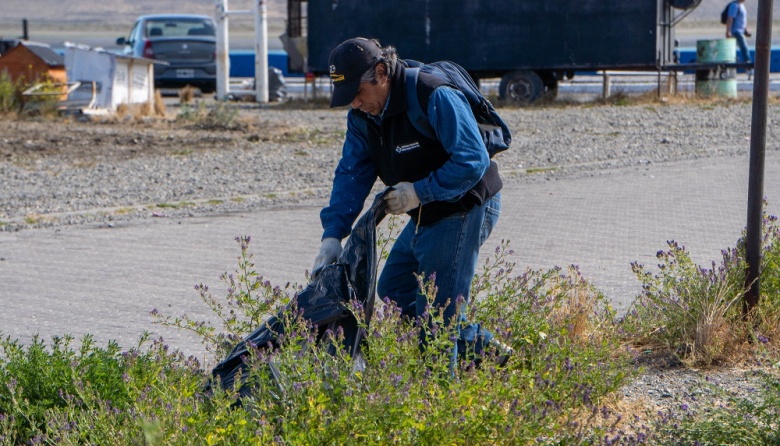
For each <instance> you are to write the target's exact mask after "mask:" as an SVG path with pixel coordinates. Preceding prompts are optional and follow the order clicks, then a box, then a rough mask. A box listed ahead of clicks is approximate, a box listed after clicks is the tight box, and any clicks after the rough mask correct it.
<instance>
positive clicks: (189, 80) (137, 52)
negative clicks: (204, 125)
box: [116, 14, 217, 93]
mask: <svg viewBox="0 0 780 446" xmlns="http://www.w3.org/2000/svg"><path fill="white" fill-rule="evenodd" d="M215 29H216V25H215V23H214V20H213V19H212V18H211V17H209V16H204V15H193V14H155V15H143V16H140V17H139V18H138V19H137V20H136V22H135V25H133V29H132V30H131V31H130V34H129V35H128V36H127V37H126V38H125V37H120V38H119V39H117V41H116V43H117V45H120V46H123V47H124V48H123V49H122V53H123V54H126V55H131V56H136V57H145V58H147V59H155V60H159V61H162V62H167V64H155V66H154V84H155V87H156V88H165V87H170V88H180V87H183V86H185V85H191V86H193V87H198V88H200V89H201V91H203V92H206V93H210V92H213V91H215V90H216V87H217V64H216V51H217V43H216V35H215Z"/></svg>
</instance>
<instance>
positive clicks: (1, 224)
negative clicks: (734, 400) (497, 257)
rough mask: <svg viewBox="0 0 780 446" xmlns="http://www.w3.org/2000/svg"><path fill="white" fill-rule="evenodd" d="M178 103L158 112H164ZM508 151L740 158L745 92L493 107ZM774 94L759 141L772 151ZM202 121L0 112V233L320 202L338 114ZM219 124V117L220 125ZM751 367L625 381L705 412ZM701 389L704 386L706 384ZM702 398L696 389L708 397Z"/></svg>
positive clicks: (270, 110)
mask: <svg viewBox="0 0 780 446" xmlns="http://www.w3.org/2000/svg"><path fill="white" fill-rule="evenodd" d="M178 112H179V110H176V109H174V110H171V109H170V107H169V110H168V115H170V116H176V114H177V113H178ZM500 112H501V115H502V116H503V117H504V118H505V120H506V121H507V123H508V124H509V126H510V128H511V129H512V131H513V135H514V143H513V147H512V148H511V149H510V150H509V151H507V152H505V153H502V154H501V155H499V156H498V157H497V159H498V161H499V163H500V166H501V170H502V173H503V176H504V179H505V181H521V182H522V181H547V180H549V179H555V178H562V177H566V176H582V175H600V174H603V173H604V172H606V171H608V170H609V169H614V168H619V167H626V166H637V165H645V164H648V163H665V162H669V161H678V160H684V159H697V158H707V157H732V156H736V155H743V156H744V155H745V152H746V151H747V147H748V146H749V144H747V141H748V140H749V137H750V116H751V104H750V103H749V102H728V103H726V102H724V103H712V102H707V103H699V102H696V101H693V100H689V101H688V102H687V103H684V104H662V103H657V102H648V103H647V104H644V105H631V106H616V105H592V104H591V105H576V106H565V107H564V106H548V107H532V108H523V109H501V110H500ZM779 112H780V104H778V103H777V101H772V103H771V104H770V109H769V114H768V116H769V124H768V133H767V150H769V151H771V150H780V143H778V140H779V139H778V138H777V136H778V135H777V132H778V126H777V120H778V118H777V117H778V116H780V113H779ZM226 116H227V112H226V111H225V110H224V109H223V110H222V112H219V111H218V110H217V111H213V112H212V115H211V118H209V117H205V116H204V117H201V118H200V119H196V120H182V119H179V120H177V119H175V118H173V117H171V118H168V119H163V118H133V117H129V116H128V117H122V118H116V117H113V118H94V119H93V120H92V121H90V122H78V121H76V120H65V121H62V120H56V121H53V120H33V119H24V120H15V119H10V118H6V119H0V230H3V231H18V230H34V228H40V227H50V226H56V225H66V224H84V223H88V222H105V223H106V224H109V225H110V224H112V223H113V222H116V221H125V220H130V219H148V218H153V217H154V216H156V215H160V214H165V215H168V216H171V217H176V218H181V217H186V216H188V215H192V216H199V215H206V214H214V213H227V212H242V211H251V210H258V209H262V208H265V207H268V206H274V205H279V204H289V203H296V202H300V201H303V200H309V199H320V200H321V199H323V198H325V197H327V194H328V193H329V186H330V181H331V179H332V173H333V170H334V168H335V166H336V163H337V160H338V157H339V154H340V141H341V138H342V136H343V133H344V111H343V110H337V111H331V110H327V109H324V107H322V108H319V109H313V108H308V109H305V108H301V107H298V108H296V107H293V106H290V105H277V106H269V107H267V108H263V109H259V110H258V109H257V108H250V107H247V108H244V109H241V110H240V113H239V114H238V116H236V117H235V119H233V120H232V121H231V120H230V119H227V118H226ZM225 123H229V124H230V125H223V124H225ZM753 370H755V367H750V368H748V369H736V368H735V369H718V370H714V371H695V370H690V369H679V368H675V367H668V366H659V365H658V364H654V365H652V366H650V367H649V368H648V372H647V373H645V374H643V375H642V376H641V377H640V378H639V379H637V380H635V381H634V382H633V383H632V384H631V385H629V386H627V387H626V388H625V389H624V397H625V398H626V399H627V400H635V401H640V402H641V403H642V405H643V406H645V407H650V408H673V409H679V407H680V406H681V405H682V404H686V405H688V406H689V407H691V409H695V408H696V407H703V408H707V407H709V406H711V405H712V404H715V403H716V401H720V398H721V397H720V396H717V395H715V394H714V393H712V392H709V391H706V390H702V389H703V387H702V383H707V382H711V383H712V382H714V383H716V385H717V386H718V387H720V388H721V389H724V390H726V391H728V392H731V393H734V394H742V395H748V394H750V393H751V389H755V387H756V383H755V376H754V372H753ZM705 387H706V386H705ZM708 395H709V397H708Z"/></svg>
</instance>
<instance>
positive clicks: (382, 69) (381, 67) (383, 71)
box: [376, 62, 387, 77]
mask: <svg viewBox="0 0 780 446" xmlns="http://www.w3.org/2000/svg"><path fill="white" fill-rule="evenodd" d="M376 76H377V77H382V76H387V66H385V64H383V63H381V62H380V63H378V64H376Z"/></svg>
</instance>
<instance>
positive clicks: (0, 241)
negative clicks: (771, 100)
mask: <svg viewBox="0 0 780 446" xmlns="http://www.w3.org/2000/svg"><path fill="white" fill-rule="evenodd" d="M549 175H550V179H548V180H545V179H543V177H539V178H537V179H536V180H534V181H527V180H516V179H512V178H507V179H506V181H505V187H504V191H503V210H502V216H501V219H500V221H499V224H498V226H497V228H496V229H495V231H494V233H493V235H492V236H491V238H490V240H488V242H487V243H486V245H485V246H484V247H483V251H482V257H483V258H484V257H487V256H488V255H490V254H491V253H492V251H493V248H495V247H496V246H498V245H499V243H500V240H502V239H507V240H510V247H511V248H512V249H514V250H515V254H514V256H513V258H512V260H514V261H516V262H517V267H518V268H525V267H530V268H533V269H548V268H551V267H553V266H556V265H557V266H566V265H568V264H576V265H579V267H580V270H581V271H582V273H583V275H584V276H585V277H586V278H587V279H589V280H590V281H591V282H592V283H593V284H594V285H596V287H597V288H599V289H600V290H602V291H603V292H604V293H605V294H606V296H607V297H608V298H609V299H611V301H612V302H613V303H614V305H615V306H616V307H617V308H618V309H620V310H625V309H626V308H627V306H628V305H629V303H630V302H631V301H632V300H633V298H634V297H635V296H636V294H637V293H638V292H639V290H640V285H639V282H638V281H637V280H636V278H635V277H634V276H633V274H632V272H631V268H630V262H632V261H639V262H641V263H644V264H645V265H648V266H654V265H655V263H656V261H655V253H656V252H657V251H658V250H660V249H665V248H666V240H669V239H674V240H677V241H679V242H680V243H682V244H683V245H685V246H686V247H687V248H688V249H689V251H690V252H691V255H692V257H693V259H694V260H696V261H697V262H699V263H701V264H705V265H706V264H708V263H709V262H711V261H712V260H718V259H719V257H720V251H721V249H723V248H726V247H733V246H734V245H735V243H736V241H737V239H738V238H739V237H740V235H741V232H742V230H743V228H744V226H745V221H746V206H747V205H746V203H747V187H748V186H747V184H748V159H747V157H745V158H744V159H741V158H740V159H734V158H708V159H701V160H695V161H686V162H678V163H670V164H663V165H647V166H641V167H633V168H623V169H616V170H611V171H602V172H599V173H596V174H594V175H592V176H579V177H569V178H560V179H556V178H555V174H549ZM764 195H765V196H766V197H767V199H768V202H769V208H768V210H769V211H770V212H771V213H774V214H777V213H778V212H777V211H778V209H779V208H780V206H778V201H780V156H778V154H777V153H774V152H770V153H768V154H767V163H766V174H765V185H764ZM323 204H324V202H320V201H310V202H306V203H303V204H300V205H295V206H292V207H286V208H275V209H269V210H263V211H258V212H251V213H238V214H227V215H219V216H213V217H191V218H185V219H170V218H156V219H149V220H144V221H135V222H131V223H121V224H120V223H118V224H116V225H115V226H114V227H108V226H106V225H97V224H96V225H86V226H64V227H59V228H56V229H35V230H24V231H20V232H13V233H11V232H0V305H2V311H0V333H2V335H3V336H10V337H11V338H13V339H19V340H20V341H22V342H29V340H30V339H31V337H32V335H33V334H36V333H37V334H40V335H41V336H42V337H43V338H44V339H46V340H48V339H50V338H51V336H53V335H63V334H66V333H68V334H73V335H74V336H76V337H77V338H79V337H81V336H83V335H85V334H91V335H93V336H94V337H95V339H96V340H97V341H98V342H99V343H100V344H101V345H104V344H105V342H107V341H108V340H109V339H113V340H117V341H118V342H119V344H120V345H121V346H122V347H123V348H129V347H131V346H133V345H135V343H136V342H137V340H138V339H139V337H140V335H141V333H142V332H143V331H144V330H151V331H153V332H155V333H156V334H158V335H162V336H164V338H165V339H166V341H167V342H168V344H169V345H171V347H174V348H179V349H181V350H182V351H184V352H185V353H187V354H195V355H197V356H201V357H202V356H204V350H203V348H202V347H201V346H200V345H199V344H198V341H197V339H196V338H195V337H194V336H192V335H190V334H187V333H183V332H180V331H178V330H173V329H166V328H165V327H162V326H159V325H153V324H152V318H151V316H150V315H149V312H150V311H151V310H152V309H154V308H157V309H159V310H160V311H161V312H163V313H165V314H169V315H173V316H177V315H181V314H185V313H186V314H189V315H190V316H192V317H193V318H195V319H203V320H210V319H212V315H211V314H210V313H209V311H208V309H207V308H206V307H205V305H204V304H203V303H201V301H200V300H199V298H198V294H197V292H196V291H195V290H194V287H193V286H194V285H195V284H197V283H205V284H207V285H209V286H210V288H211V290H212V293H213V294H214V296H217V297H220V296H224V294H225V292H226V290H225V288H226V287H225V285H224V284H223V283H221V282H220V280H219V275H220V274H221V273H223V272H232V271H234V270H235V269H236V267H237V261H236V260H237V258H238V255H239V247H238V244H237V243H236V242H235V241H234V239H235V237H236V236H240V235H250V236H252V239H253V241H252V244H251V245H250V250H251V252H252V253H253V254H254V261H255V264H256V270H257V271H258V272H259V273H260V274H262V275H263V276H264V277H265V278H267V279H268V280H270V281H271V282H272V283H273V284H276V285H280V286H283V285H284V284H285V283H286V282H297V283H302V282H303V281H304V271H305V270H307V269H309V268H311V263H312V261H313V258H314V255H315V254H316V251H317V249H318V246H319V237H320V232H321V229H320V226H319V218H318V215H319V209H320V208H321V206H322V205H323Z"/></svg>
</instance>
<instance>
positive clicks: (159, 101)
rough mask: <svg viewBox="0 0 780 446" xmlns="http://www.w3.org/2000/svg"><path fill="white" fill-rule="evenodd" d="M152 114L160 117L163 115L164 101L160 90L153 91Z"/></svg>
mask: <svg viewBox="0 0 780 446" xmlns="http://www.w3.org/2000/svg"><path fill="white" fill-rule="evenodd" d="M154 115H155V116H159V117H161V118H164V117H165V101H164V100H163V97H162V93H161V92H160V90H155V91H154Z"/></svg>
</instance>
